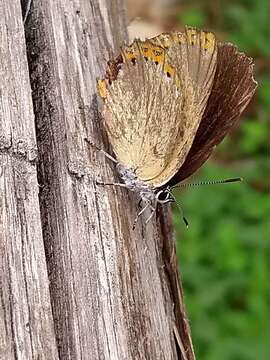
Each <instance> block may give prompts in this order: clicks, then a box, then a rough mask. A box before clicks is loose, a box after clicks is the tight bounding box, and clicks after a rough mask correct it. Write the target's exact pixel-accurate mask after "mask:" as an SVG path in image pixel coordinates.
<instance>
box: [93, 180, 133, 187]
mask: <svg viewBox="0 0 270 360" xmlns="http://www.w3.org/2000/svg"><path fill="white" fill-rule="evenodd" d="M96 184H97V185H101V186H107V185H110V186H112V185H114V186H120V187H124V188H127V185H126V184H123V183H114V182H112V183H104V182H101V181H96Z"/></svg>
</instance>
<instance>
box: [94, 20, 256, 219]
mask: <svg viewBox="0 0 270 360" xmlns="http://www.w3.org/2000/svg"><path fill="white" fill-rule="evenodd" d="M253 67H254V64H253V61H252V59H251V58H249V57H247V56H246V55H245V54H244V53H241V52H239V51H238V49H237V48H236V47H235V46H234V45H232V44H229V43H222V42H218V41H217V39H216V37H215V35H214V34H213V33H212V32H207V31H203V30H199V29H195V28H190V27H186V28H185V30H184V32H176V31H175V32H170V33H162V34H160V35H158V36H156V37H154V38H151V39H147V40H145V41H141V40H135V41H134V42H133V43H132V44H131V45H124V46H122V47H121V52H120V55H119V56H117V57H116V58H114V59H113V60H110V61H109V62H108V68H107V70H106V73H105V75H104V78H103V79H100V80H98V82H97V88H98V92H99V95H100V97H101V99H102V102H103V110H102V114H103V119H104V127H105V129H106V132H107V135H108V138H109V141H110V143H111V146H112V149H113V152H114V154H115V158H113V157H110V158H111V159H112V160H113V161H114V162H115V163H116V169H117V171H118V174H119V176H120V178H121V180H122V182H120V183H117V184H115V185H119V186H124V187H126V188H128V189H130V190H132V191H134V192H136V193H138V194H139V196H140V198H141V199H142V200H144V202H145V203H146V204H145V206H144V208H143V209H142V210H141V211H140V213H139V214H138V215H139V216H140V215H141V214H142V213H143V212H144V211H145V210H146V209H147V208H148V207H150V208H151V214H150V217H149V218H148V221H149V219H150V218H151V216H152V214H153V213H154V211H155V209H156V206H157V204H158V203H166V202H171V201H175V198H174V196H173V194H172V192H171V189H172V187H173V186H175V185H176V184H178V183H179V182H181V181H182V180H184V179H186V178H187V177H189V176H190V175H192V174H193V173H194V172H195V171H196V170H197V169H199V168H200V167H201V165H202V164H203V163H204V162H205V161H206V160H207V159H208V157H209V156H210V154H211V153H212V151H213V149H214V147H215V146H216V145H217V144H218V143H220V142H221V141H222V140H223V138H224V137H225V135H226V134H227V133H228V132H229V131H230V130H231V129H232V128H233V127H234V126H235V124H236V123H237V122H238V120H239V118H240V115H241V114H242V112H243V111H244V109H245V108H246V106H247V105H248V103H249V102H250V100H251V98H252V96H253V94H254V92H255V89H256V87H257V83H256V81H255V80H254V77H253Z"/></svg>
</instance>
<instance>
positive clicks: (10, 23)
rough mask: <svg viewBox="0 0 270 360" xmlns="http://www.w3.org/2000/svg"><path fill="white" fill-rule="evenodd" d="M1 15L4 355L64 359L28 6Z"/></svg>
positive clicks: (0, 329)
mask: <svg viewBox="0 0 270 360" xmlns="http://www.w3.org/2000/svg"><path fill="white" fill-rule="evenodd" d="M0 18H1V21H0V34H1V35H0V36H1V38H0V299H1V303H0V334H1V335H0V359H4V360H12V359H17V360H25V359H58V353H57V348H56V341H55V335H54V324H53V319H52V311H51V304H50V296H49V284H48V277H47V269H46V262H45V253H44V246H43V239H42V230H41V221H40V211H39V201H38V192H39V186H38V183H37V172H36V158H37V146H36V139H35V127H34V113H33V107H32V99H31V89H30V82H29V74H28V66H27V58H26V50H25V41H24V30H23V24H22V14H21V8H20V3H19V2H18V1H10V2H7V3H4V2H0Z"/></svg>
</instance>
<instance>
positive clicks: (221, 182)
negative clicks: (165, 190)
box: [171, 177, 244, 189]
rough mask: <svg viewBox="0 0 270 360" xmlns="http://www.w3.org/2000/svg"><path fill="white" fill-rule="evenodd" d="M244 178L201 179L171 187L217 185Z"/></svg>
mask: <svg viewBox="0 0 270 360" xmlns="http://www.w3.org/2000/svg"><path fill="white" fill-rule="evenodd" d="M243 180H244V179H243V178H241V177H237V178H229V179H222V180H210V181H200V182H198V183H186V184H178V185H174V186H172V187H171V189H175V188H179V187H182V188H187V187H193V186H201V185H216V184H227V183H233V182H240V181H243Z"/></svg>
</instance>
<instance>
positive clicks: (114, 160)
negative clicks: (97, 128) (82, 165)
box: [85, 138, 118, 164]
mask: <svg viewBox="0 0 270 360" xmlns="http://www.w3.org/2000/svg"><path fill="white" fill-rule="evenodd" d="M85 141H86V142H87V144H89V145H90V146H92V147H93V148H95V149H96V150H98V151H99V152H101V153H102V154H103V155H104V156H105V157H106V158H107V159H110V160H111V161H113V162H114V163H115V164H118V161H117V160H116V159H115V158H114V157H113V156H111V155H110V154H109V153H107V152H106V151H105V150H103V149H101V148H100V147H99V146H97V145H96V144H94V143H92V141H90V140H88V139H86V138H85Z"/></svg>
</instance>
